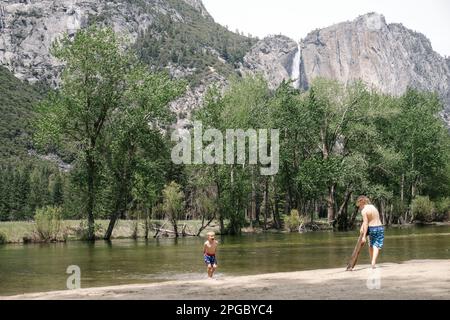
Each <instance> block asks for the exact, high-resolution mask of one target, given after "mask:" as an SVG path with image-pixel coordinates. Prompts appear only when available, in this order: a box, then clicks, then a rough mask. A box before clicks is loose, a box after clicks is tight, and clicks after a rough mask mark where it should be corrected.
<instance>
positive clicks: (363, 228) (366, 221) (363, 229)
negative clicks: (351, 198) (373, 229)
mask: <svg viewBox="0 0 450 320" xmlns="http://www.w3.org/2000/svg"><path fill="white" fill-rule="evenodd" d="M361 214H362V217H363V223H362V225H361V229H360V230H359V233H360V234H361V235H363V237H362V242H363V243H364V242H366V234H367V228H368V227H369V219H368V218H367V214H366V213H365V212H362V213H361Z"/></svg>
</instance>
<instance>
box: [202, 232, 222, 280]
mask: <svg viewBox="0 0 450 320" xmlns="http://www.w3.org/2000/svg"><path fill="white" fill-rule="evenodd" d="M206 235H207V236H208V240H206V242H205V245H204V246H203V254H204V259H205V263H206V265H207V266H208V277H209V279H212V277H213V274H214V271H216V268H217V259H216V249H217V245H218V244H219V243H218V242H217V241H216V240H215V233H214V232H208V233H207V234H206Z"/></svg>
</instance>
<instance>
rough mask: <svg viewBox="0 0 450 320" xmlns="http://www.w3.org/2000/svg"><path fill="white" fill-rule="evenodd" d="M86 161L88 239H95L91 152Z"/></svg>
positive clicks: (93, 173) (93, 163)
mask: <svg viewBox="0 0 450 320" xmlns="http://www.w3.org/2000/svg"><path fill="white" fill-rule="evenodd" d="M86 162H87V174H88V177H87V180H88V194H87V204H86V211H87V218H88V219H87V220H88V232H87V239H86V240H88V241H95V230H94V223H95V221H94V201H95V190H94V179H95V178H94V176H95V162H94V159H93V158H92V155H91V152H90V151H87V152H86Z"/></svg>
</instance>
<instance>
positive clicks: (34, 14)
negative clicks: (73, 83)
mask: <svg viewBox="0 0 450 320" xmlns="http://www.w3.org/2000/svg"><path fill="white" fill-rule="evenodd" d="M183 3H184V4H187V5H189V7H190V8H191V9H194V10H196V11H197V12H198V13H199V14H200V15H201V16H202V17H203V18H205V19H207V20H210V21H211V23H213V21H212V18H211V17H210V16H209V14H208V13H207V11H206V9H205V8H204V6H203V4H202V2H201V1H200V0H141V1H132V0H115V1H97V0H39V1H36V0H4V1H2V3H0V64H1V65H3V66H5V67H6V68H8V69H9V70H10V71H12V72H13V73H14V75H15V76H16V77H17V78H19V79H21V80H27V81H28V82H31V83H33V82H36V81H45V82H47V83H50V84H55V83H54V82H55V80H56V79H57V74H58V62H57V61H55V59H53V57H52V56H51V54H50V52H49V51H50V47H51V44H52V43H53V41H54V40H55V39H56V38H58V37H60V36H62V35H63V33H68V34H69V35H74V34H75V33H76V31H77V30H79V29H80V28H83V27H86V26H87V25H88V24H91V23H99V22H100V23H105V24H109V25H112V26H113V28H114V29H115V31H116V32H118V33H120V34H122V35H124V36H126V37H127V38H128V39H129V40H130V41H131V43H134V42H135V41H136V40H137V38H138V37H139V35H140V34H142V33H144V32H146V31H147V29H148V28H149V27H150V26H151V25H152V24H153V23H155V21H157V19H158V18H159V17H160V16H166V17H168V18H169V19H170V20H171V21H174V22H185V20H187V19H188V18H189V17H188V16H187V15H188V14H189V13H190V12H186V10H183V9H184V8H183V6H182V5H183Z"/></svg>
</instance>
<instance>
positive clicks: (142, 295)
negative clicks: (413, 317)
mask: <svg viewBox="0 0 450 320" xmlns="http://www.w3.org/2000/svg"><path fill="white" fill-rule="evenodd" d="M377 273H379V275H380V279H381V281H380V283H379V285H380V289H368V286H367V285H368V278H369V277H376V276H377ZM369 284H371V286H372V287H377V285H378V283H377V282H376V281H370V280H369ZM0 299H162V300H166V299H181V300H189V299H231V300H241V299H250V300H254V299H272V300H273V299H282V300H287V299H288V300H289V299H446V300H450V260H414V261H409V262H405V263H401V264H394V263H383V264H381V265H380V266H379V268H378V269H377V271H375V273H373V271H372V270H371V269H370V268H369V267H368V266H367V265H360V266H357V267H356V269H355V271H352V272H346V271H344V268H339V269H321V270H310V271H298V272H287V273H272V274H261V275H254V276H239V277H231V276H222V277H219V278H217V280H207V279H205V280H193V281H170V282H164V283H153V284H140V285H124V286H114V287H102V288H89V289H79V290H73V291H68V290H67V291H55V292H41V293H34V294H25V295H18V296H11V297H0Z"/></svg>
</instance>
